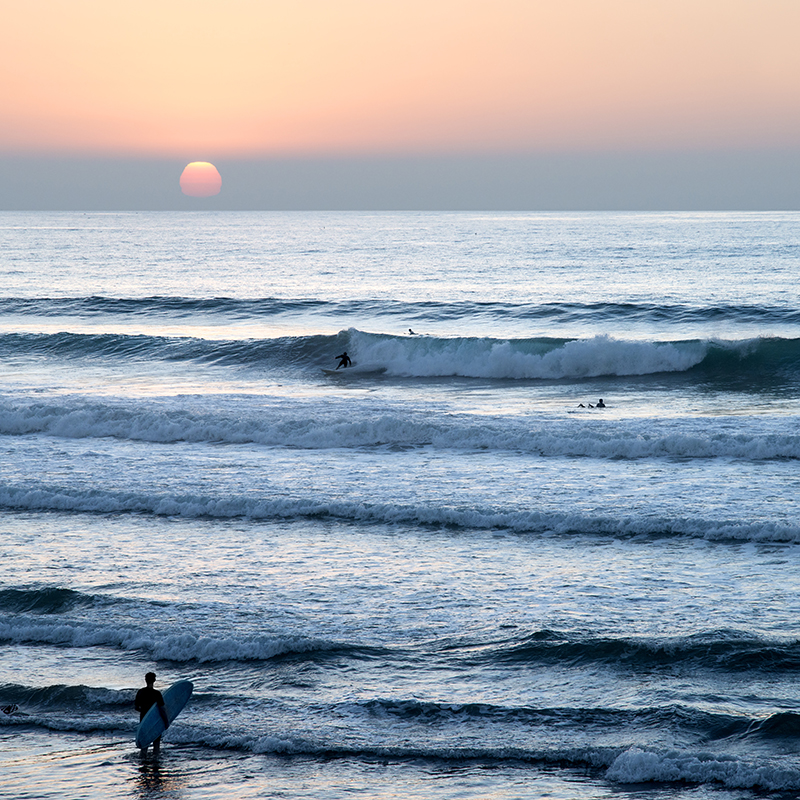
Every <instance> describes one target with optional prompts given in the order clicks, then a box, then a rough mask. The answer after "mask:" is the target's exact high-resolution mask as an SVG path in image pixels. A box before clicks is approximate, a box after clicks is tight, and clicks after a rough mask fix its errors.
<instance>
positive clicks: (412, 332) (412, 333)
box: [408, 328, 417, 336]
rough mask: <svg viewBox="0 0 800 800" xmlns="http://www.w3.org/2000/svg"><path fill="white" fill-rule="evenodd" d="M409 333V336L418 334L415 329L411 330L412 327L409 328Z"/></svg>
mask: <svg viewBox="0 0 800 800" xmlns="http://www.w3.org/2000/svg"><path fill="white" fill-rule="evenodd" d="M408 335H409V336H416V335H417V334H416V333H414V331H412V330H411V328H409V329H408Z"/></svg>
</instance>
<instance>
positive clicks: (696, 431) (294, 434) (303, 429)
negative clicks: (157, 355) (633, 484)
mask: <svg viewBox="0 0 800 800" xmlns="http://www.w3.org/2000/svg"><path fill="white" fill-rule="evenodd" d="M31 434H44V435H47V436H54V437H58V438H65V439H84V438H115V439H120V440H129V441H140V442H150V443H161V444H174V443H176V442H188V443H213V444H232V445H239V444H254V445H259V446H264V447H288V448H295V449H309V450H311V449H314V450H325V449H332V448H336V449H341V448H377V447H380V448H387V447H390V448H403V449H409V448H416V447H434V448H436V449H439V450H450V451H468V452H471V451H475V450H481V451H491V452H513V453H523V454H531V455H537V456H541V457H544V458H551V457H554V458H557V457H570V458H574V457H587V458H597V459H630V460H635V459H644V458H649V459H652V458H680V459H687V458H697V459H714V458H727V459H731V458H735V459H745V460H755V461H766V460H775V459H781V460H783V459H789V460H792V459H798V458H800V433H797V432H791V431H788V432H787V431H786V428H785V426H784V427H781V428H777V427H774V426H770V424H768V423H766V422H759V421H757V420H755V421H751V422H750V423H749V426H748V429H747V430H745V429H743V428H742V427H741V426H740V427H737V428H736V429H734V430H731V429H728V428H726V427H724V426H720V425H719V417H717V418H715V419H714V421H713V423H707V422H704V421H698V420H692V421H691V422H690V423H688V424H685V425H683V426H682V427H681V429H680V431H679V432H678V431H676V429H675V424H674V420H670V421H667V422H663V423H662V422H659V421H653V420H647V421H644V422H643V421H638V420H624V421H618V420H607V419H602V418H600V419H593V420H588V419H586V418H585V417H575V418H574V419H571V420H567V421H563V420H552V421H548V422H547V423H542V422H531V421H527V420H526V421H519V420H509V419H506V418H502V419H500V418H497V419H496V418H492V417H480V418H476V417H474V416H457V415H449V416H447V417H446V418H441V419H437V418H435V417H434V418H431V416H430V415H425V416H421V415H416V414H415V413H414V412H410V411H408V410H406V409H402V410H395V409H393V408H392V407H391V406H388V405H386V406H383V407H381V409H380V410H378V411H371V410H369V409H356V410H355V411H353V410H352V407H351V408H350V409H348V410H345V409H343V408H340V407H339V406H338V405H337V404H336V403H335V401H331V402H327V403H326V404H324V406H323V407H320V406H319V405H314V406H313V407H309V406H308V405H307V404H305V403H304V402H298V403H291V404H290V403H289V402H283V403H281V404H280V405H278V406H276V407H274V408H262V407H260V408H258V409H257V411H253V410H252V409H247V408H238V409H237V410H236V412H228V411H218V410H213V411H210V410H196V409H190V408H186V407H185V405H181V406H177V407H176V406H171V407H164V405H163V404H160V403H148V402H144V401H142V402H137V403H136V404H130V403H123V402H113V401H108V400H91V401H89V400H85V399H83V398H67V399H60V398H59V399H57V400H50V401H47V402H42V401H40V400H35V399H34V400H20V399H17V398H12V397H2V396H0V435H2V436H29V435H31Z"/></svg>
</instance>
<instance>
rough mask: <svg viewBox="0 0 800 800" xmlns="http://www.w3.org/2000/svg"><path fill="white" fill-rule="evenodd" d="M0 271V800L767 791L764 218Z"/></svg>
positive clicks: (16, 231) (126, 225)
mask: <svg viewBox="0 0 800 800" xmlns="http://www.w3.org/2000/svg"><path fill="white" fill-rule="evenodd" d="M0 259H2V270H3V274H4V282H3V286H2V287H0V376H1V378H0V553H2V559H3V564H4V566H5V569H4V570H3V575H2V580H1V581H0V611H1V612H2V613H0V675H1V676H2V677H0V706H4V707H6V708H7V709H8V710H9V711H10V713H0V773H1V774H2V776H3V777H2V780H1V781H0V797H3V798H5V797H8V798H12V797H13V798H30V800H33V799H35V800H43V799H44V798H64V797H69V798H87V799H88V800H107V799H109V798H120V799H122V798H147V799H148V800H156V798H181V800H201V799H205V798H221V797H226V798H227V797H235V798H267V797H269V798H273V797H283V798H310V799H313V800H334V799H336V800H340V798H342V797H344V796H359V797H364V798H376V799H383V798H386V799H387V800H388V799H389V798H420V799H422V798H425V799H426V800H436V798H442V799H444V798H492V800H511V799H512V798H529V797H548V798H554V799H555V800H574V799H575V798H592V799H593V800H595V799H598V798H609V799H610V798H616V800H634V798H635V799H636V800H641V799H642V798H647V799H648V800H664V799H665V798H670V800H674V799H675V798H686V800H690V799H691V800H710V798H715V799H718V800H756V798H763V797H765V796H769V797H783V798H794V797H797V796H798V794H800V755H799V754H798V749H799V748H798V745H799V744H800V715H799V714H798V707H799V706H800V690H799V689H798V680H797V679H798V674H799V673H800V577H799V575H798V557H799V556H800V521H799V518H798V510H800V508H799V506H800V503H799V501H798V498H800V470H798V461H799V460H800V292H798V288H797V276H798V275H800V214H798V213H713V214H697V213H674V214H666V213H652V214H633V213H631V214H624V213H614V214H605V213H587V214H526V213H518V214H510V213H508V214H503V213H485V214H477V213H453V214H446V213H333V212H331V213H301V212H297V213H233V212H231V213H195V214H183V213H172V212H159V213H144V212H143V213H87V214H78V213H22V212H19V213H0ZM343 351H346V352H347V353H348V354H349V355H350V357H351V358H352V360H353V366H352V367H351V368H348V369H346V370H339V371H338V373H335V374H332V375H330V374H327V373H325V372H323V370H324V369H327V370H330V369H332V368H333V367H335V366H336V358H335V356H337V355H338V354H340V353H342V352H343ZM599 398H603V400H604V402H605V406H606V407H605V408H597V407H595V406H596V404H597V401H598V399H599ZM151 669H152V670H153V671H155V672H156V673H157V674H158V682H157V684H156V685H157V687H158V688H161V689H162V690H163V689H165V688H166V687H168V686H169V685H170V684H172V683H174V682H176V681H178V680H183V679H188V680H191V681H193V683H194V686H195V691H194V695H193V697H192V699H191V701H190V703H189V705H188V706H187V708H186V709H185V710H184V712H183V713H182V714H181V715H180V717H178V719H177V720H176V721H175V722H174V723H173V725H172V726H171V727H170V729H169V731H167V733H166V734H165V736H164V743H163V746H162V753H161V757H160V758H159V759H158V760H157V761H155V760H153V759H152V758H150V757H148V758H147V759H145V760H142V758H141V757H140V755H139V753H138V751H137V750H136V748H135V745H134V742H133V740H134V734H135V729H136V725H137V722H138V717H137V715H136V713H135V712H134V710H133V697H134V695H135V692H136V690H137V689H138V688H139V687H140V686H142V685H143V676H144V674H145V672H147V671H149V670H151Z"/></svg>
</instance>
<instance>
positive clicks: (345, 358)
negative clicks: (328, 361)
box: [335, 350, 353, 369]
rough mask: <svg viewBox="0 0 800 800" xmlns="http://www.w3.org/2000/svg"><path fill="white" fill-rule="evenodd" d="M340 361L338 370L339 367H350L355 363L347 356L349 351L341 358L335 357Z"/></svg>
mask: <svg viewBox="0 0 800 800" xmlns="http://www.w3.org/2000/svg"><path fill="white" fill-rule="evenodd" d="M335 357H336V358H338V359H339V363H338V364H337V365H336V369H339V367H349V366H350V365H351V364H352V363H353V362H352V361H351V360H350V356H348V355H347V351H346V350H345V351H344V353H342V354H341V355H340V356H335Z"/></svg>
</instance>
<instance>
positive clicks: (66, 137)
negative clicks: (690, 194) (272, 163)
mask: <svg viewBox="0 0 800 800" xmlns="http://www.w3.org/2000/svg"><path fill="white" fill-rule="evenodd" d="M798 32H800V0H270V2H267V1H266V0H203V1H202V2H201V0H138V2H137V3H116V2H109V0H31V1H30V2H24V3H23V2H13V3H7V4H5V6H4V9H3V20H2V26H0V73H1V74H2V75H3V80H2V82H0V151H3V152H7V153H8V152H12V153H13V152H62V153H63V152H66V153H71V152H75V153H90V154H94V153H96V154H149V155H177V156H180V157H187V156H188V157H191V156H192V155H194V154H200V153H204V154H210V155H212V156H222V155H227V156H235V155H280V154H304V153H308V154H323V153H324V154H335V153H347V154H352V153H365V152H366V153H422V152H430V153H441V152H504V151H515V152H519V151H532V152H533V151H556V150H558V151H563V150H625V149H654V148H655V149H663V148H672V149H675V148H677V149H681V148H698V147H699V148H734V147H785V146H789V147H796V146H798V145H800V102H799V101H798V98H800V46H798V43H797V39H798Z"/></svg>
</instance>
